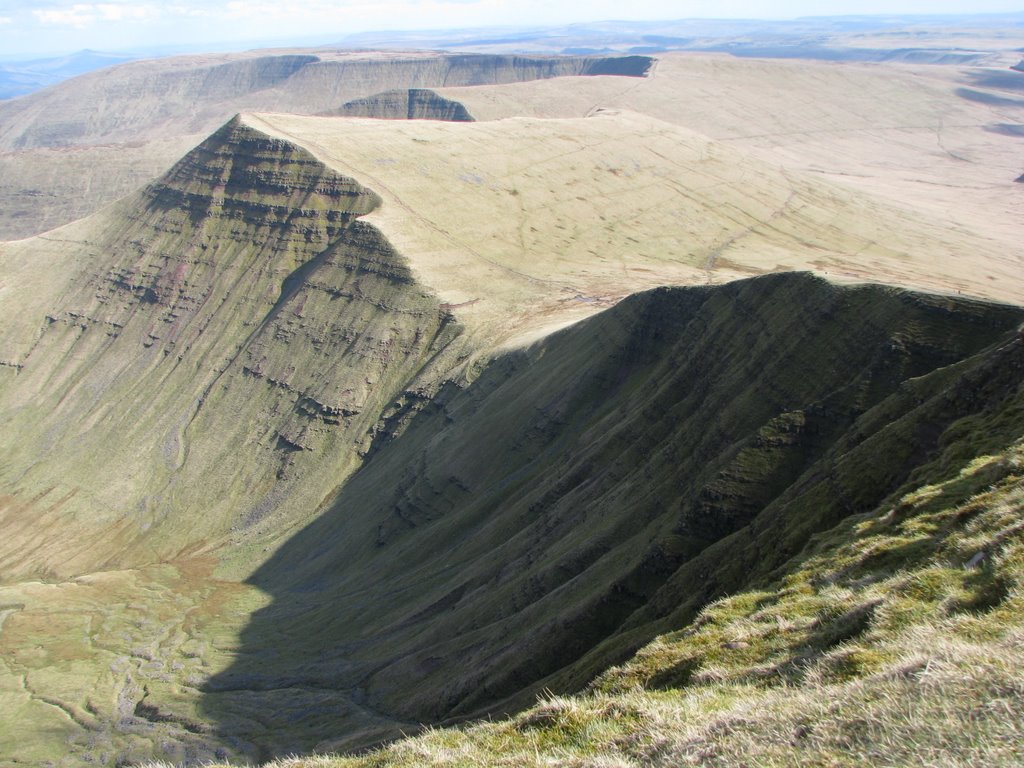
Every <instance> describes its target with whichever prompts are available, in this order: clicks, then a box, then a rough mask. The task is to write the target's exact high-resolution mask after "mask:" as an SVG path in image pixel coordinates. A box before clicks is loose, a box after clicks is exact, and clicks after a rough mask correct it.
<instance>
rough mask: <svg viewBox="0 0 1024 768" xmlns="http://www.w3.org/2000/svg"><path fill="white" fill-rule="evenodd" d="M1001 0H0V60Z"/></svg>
mask: <svg viewBox="0 0 1024 768" xmlns="http://www.w3.org/2000/svg"><path fill="white" fill-rule="evenodd" d="M1022 10H1024V2H1022V1H1021V0H1018V1H1017V2H1007V1H1006V0H973V2H964V0H928V1H927V2H922V1H921V0H629V2H626V3H623V2H622V0H102V2H82V1H81V0H0V57H2V58H6V59H10V58H12V57H14V56H23V55H36V54H38V55H50V54H63V53H70V52H72V51H77V50H82V49H84V48H91V49H93V50H102V51H129V50H139V51H142V50H148V49H151V48H153V47H155V46H162V45H164V46H174V45H193V46H194V45H203V44H207V43H210V44H218V45H222V44H224V43H232V42H237V43H239V44H242V43H244V42H245V41H267V40H274V39H284V38H288V37H305V38H310V37H314V38H315V37H322V40H321V41H320V42H323V43H330V42H333V41H335V40H338V39H340V38H341V37H344V36H345V35H348V34H353V33H357V32H365V31H375V30H389V31H390V30H414V29H422V30H428V29H444V28H457V27H479V26H496V25H502V26H506V25H513V26H544V25H555V24H566V23H572V22H586V21H600V20H607V19H627V20H638V21H639V20H658V19H682V18H691V17H702V18H755V19H786V18H796V17H799V16H831V15H859V14H942V13H1003V12H1014V11H1022Z"/></svg>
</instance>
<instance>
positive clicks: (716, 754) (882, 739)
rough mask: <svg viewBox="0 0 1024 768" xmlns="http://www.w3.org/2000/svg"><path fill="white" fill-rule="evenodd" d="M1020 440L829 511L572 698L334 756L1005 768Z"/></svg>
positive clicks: (1016, 732)
mask: <svg viewBox="0 0 1024 768" xmlns="http://www.w3.org/2000/svg"><path fill="white" fill-rule="evenodd" d="M1022 511H1024V441H1018V442H1016V443H1014V444H1013V445H1011V446H1010V447H1008V448H1007V449H1006V450H1004V451H1001V452H999V453H997V454H995V455H988V456H983V457H980V458H976V459H973V460H971V461H970V462H969V463H968V464H967V465H966V466H963V467H961V468H959V469H953V470H951V471H950V472H949V473H948V474H947V477H946V478H945V479H944V480H942V481H940V482H937V483H934V484H930V485H924V486H921V487H919V488H917V489H916V490H914V491H913V492H911V493H906V494H904V495H902V496H901V497H899V498H898V499H897V500H896V502H895V503H889V504H886V505H883V506H882V507H880V508H878V509H877V510H874V511H873V512H872V513H869V514H866V515H858V516H855V517H851V518H848V519H847V520H845V521H843V522H842V523H841V524H840V525H838V526H837V527H836V528H834V529H833V530H831V531H829V532H827V533H825V534H822V535H820V536H818V537H816V538H815V539H814V540H812V542H811V544H810V545H809V546H808V547H807V549H806V550H805V551H804V552H803V553H802V554H801V555H800V556H799V557H797V558H795V559H794V560H793V561H791V562H790V563H788V564H787V565H786V566H785V567H784V568H782V569H780V571H779V572H778V573H777V574H776V576H775V577H774V579H773V580H772V581H771V583H767V584H765V585H764V586H763V588H761V589H757V590H752V591H746V592H742V593H740V594H736V595H734V596H731V597H729V598H726V599H723V600H720V601H717V602H715V603H713V604H711V605H709V606H707V607H706V608H705V609H704V610H703V611H702V612H701V613H700V615H699V616H698V617H697V619H696V620H695V621H694V622H692V623H691V624H690V625H689V626H687V627H685V628H683V629H681V630H680V631H678V632H675V633H671V634H667V635H664V636H662V637H659V638H658V639H656V640H655V641H654V642H652V643H651V644H650V645H648V646H647V647H646V648H644V649H642V650H641V651H640V652H639V653H638V654H637V655H636V656H635V657H634V658H633V659H632V660H630V661H629V662H627V663H626V664H624V665H622V666H620V667H616V668H613V669H610V670H609V671H607V672H606V673H605V674H604V675H602V676H601V677H600V678H598V679H597V680H596V681H594V683H593V684H592V685H591V686H590V688H589V689H588V690H587V691H585V692H583V693H581V694H579V695H576V696H549V697H545V698H542V699H541V700H540V701H538V703H537V704H536V705H535V706H534V707H533V708H531V709H529V710H527V711H526V712H523V713H521V714H519V715H517V716H515V717H513V718H511V719H508V720H504V721H500V722H498V721H495V722H485V723H477V724H473V725H469V726H464V727H459V728H451V729H431V730H429V731H426V732H424V733H422V734H420V735H418V736H415V737H410V738H407V739H405V740H402V741H399V742H396V743H393V744H391V745H389V746H387V747H384V748H382V749H380V750H379V751H376V752H372V753H369V754H365V755H361V756H354V757H332V756H315V757H301V758H290V759H285V760H280V761H277V762H275V763H272V764H271V765H273V766H275V768H313V767H314V766H315V767H316V768H362V767H364V766H365V767H367V768H369V767H371V766H372V767H373V768H385V767H388V768H390V767H392V766H418V765H445V766H464V765H465V766H469V765H516V766H523V765H531V766H532V765H537V766H540V765H560V766H561V765H568V766H602V767H605V766H607V767H610V766H633V765H723V766H727V765H728V766H731V765H735V766H741V765H768V766H788V765H794V764H800V765H815V766H846V765H892V766H896V765H911V764H918V765H932V766H940V765H941V766H946V765H949V766H952V765H989V766H992V765H1009V764H1017V765H1019V764H1022V763H1024V720H1022V718H1021V716H1020V713H1021V712H1022V711H1024V677H1022V676H1021V674H1020V672H1019V670H1020V669H1022V668H1024V590H1022V587H1021V585H1022V583H1024V536H1022V532H1024V515H1022Z"/></svg>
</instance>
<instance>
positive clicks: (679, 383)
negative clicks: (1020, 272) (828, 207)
mask: <svg viewBox="0 0 1024 768" xmlns="http://www.w3.org/2000/svg"><path fill="white" fill-rule="evenodd" d="M1021 319H1024V311H1022V310H1020V309H1019V308H1013V307H1008V306H1000V305H992V304H985V303H981V302H972V301H965V300H959V299H955V298H948V297H932V296H927V295H920V294H914V293H910V292H906V291H902V290H899V289H890V288H881V287H875V286H865V287H854V288H839V287H836V286H833V285H830V284H828V283H826V282H824V281H822V280H820V279H817V278H814V277H811V276H808V275H801V274H786V275H776V276H769V277H764V278H758V279H755V280H750V281H743V282H739V283H732V284H729V285H726V286H722V287H719V288H714V289H705V288H688V289H662V290H657V291H654V292H650V293H645V294H640V295H636V296H634V297H631V298H630V299H628V300H626V301H624V302H622V303H621V304H619V305H618V306H617V307H615V308H614V309H612V310H609V311H608V312H606V313H604V314H602V315H599V316H596V317H594V318H592V319H591V320H588V321H585V322H583V323H580V324H579V325H577V326H574V327H573V328H571V329H569V330H566V331H564V332H562V333H560V334H557V335H555V336H552V337H550V338H549V339H546V340H545V341H543V342H540V343H538V344H537V345H536V346H534V347H532V348H531V349H529V350H526V351H523V352H519V353H514V354H511V355H509V356H506V357H503V358H499V359H498V360H496V361H495V362H494V363H493V364H492V365H491V366H490V367H488V368H487V369H486V370H485V371H484V372H483V373H482V375H481V376H480V377H479V378H478V379H477V380H476V381H475V382H474V383H473V384H472V385H471V386H469V387H468V388H466V389H464V390H459V389H457V388H454V387H449V388H448V389H446V390H445V391H443V392H442V393H441V394H440V395H439V396H438V397H437V398H435V400H434V401H433V403H432V404H431V405H430V406H429V407H428V408H426V409H424V410H423V411H421V413H420V414H419V415H418V416H417V417H416V418H415V419H414V420H413V422H412V424H411V425H410V426H409V428H408V429H407V430H406V431H405V432H404V434H403V435H401V436H400V437H398V438H396V439H393V440H389V441H386V442H382V443H381V444H380V446H379V448H378V450H377V451H376V452H374V453H373V454H372V455H371V456H370V458H369V460H368V462H367V463H366V464H365V465H364V466H363V467H362V469H361V470H360V471H359V472H357V473H356V474H355V475H354V476H353V477H352V478H351V480H350V481H349V482H348V483H347V484H346V486H345V487H344V488H343V489H342V491H341V493H340V495H339V496H338V497H337V499H336V500H335V501H334V503H333V504H332V505H331V507H330V508H329V509H328V510H326V511H325V513H324V514H323V515H322V516H321V517H320V518H318V519H317V520H316V521H315V522H314V523H313V524H312V525H311V526H310V527H309V528H308V529H306V530H305V531H302V532H301V533H299V534H297V535H296V536H294V537H293V538H292V539H291V540H290V541H289V542H288V543H287V545H286V546H284V547H283V548H282V549H281V550H279V551H278V552H277V554H276V555H275V556H274V557H273V558H272V559H271V560H269V561H268V562H267V563H266V564H265V565H264V566H262V567H261V568H260V569H259V570H258V571H257V572H256V573H255V574H254V576H253V577H252V579H251V583H252V584H254V585H256V586H258V587H259V588H260V590H262V591H264V592H267V593H269V594H271V595H273V596H274V597H275V601H274V602H273V603H272V604H271V605H269V606H268V607H266V608H263V609H261V610H259V611H257V612H256V613H255V614H254V615H253V617H252V619H251V622H250V625H249V627H248V628H247V629H246V630H245V631H244V632H243V633H242V647H243V648H244V649H245V652H244V653H242V654H240V656H239V659H238V661H237V663H236V664H235V665H233V666H232V667H231V668H230V669H228V670H226V671H225V672H224V673H222V674H220V675H217V676H215V677H214V678H213V679H212V680H211V682H210V685H209V689H208V690H209V694H208V698H207V700H206V711H207V714H208V716H209V717H211V718H213V719H216V720H219V721H221V722H222V724H223V726H224V729H225V732H227V733H234V734H238V733H239V732H240V731H244V730H245V727H244V724H243V723H242V722H241V721H240V720H239V718H238V715H237V712H236V711H234V710H232V709H231V708H230V707H226V706H225V701H226V700H229V699H230V696H231V695H237V692H238V691H239V690H249V691H251V692H254V693H253V695H254V696H257V697H262V698H263V699H264V701H265V702H266V703H265V705H264V707H263V709H264V710H269V709H271V708H272V703H271V702H273V701H274V695H273V694H272V693H260V692H263V691H275V690H280V689H283V688H287V689H289V690H291V691H292V692H293V694H294V696H297V697H298V698H299V702H301V700H302V696H305V697H307V703H308V702H311V701H313V700H314V698H315V697H322V696H323V688H324V685H325V681H329V684H328V685H327V687H329V688H331V689H333V690H334V691H336V695H337V696H338V697H341V698H346V697H347V698H348V699H349V700H351V701H356V702H359V703H360V705H361V706H365V707H367V708H368V709H369V710H371V711H374V712H378V713H387V714H388V715H390V716H391V717H393V718H395V719H396V720H398V721H399V722H421V721H436V720H444V719H446V718H451V717H460V716H467V715H478V714H481V713H483V712H487V711H494V710H495V709H498V710H501V709H503V708H505V707H512V708H515V707H518V706H523V705H526V704H529V703H531V702H532V701H533V698H534V696H535V694H536V693H537V691H538V690H540V689H541V688H543V687H553V688H575V687H579V686H581V685H583V684H585V683H586V682H587V680H589V679H590V678H591V677H592V676H593V675H595V674H596V673H598V672H599V671H601V670H602V669H604V668H606V667H607V665H608V664H609V663H612V662H614V661H618V660H621V659H622V658H623V657H624V655H625V654H627V653H628V652H629V651H630V650H632V649H634V648H636V647H637V646H638V644H640V643H643V642H646V641H647V640H649V639H650V638H651V637H652V636H653V633H654V632H655V630H656V629H657V628H659V627H662V628H663V626H662V625H659V623H658V620H659V618H663V617H665V616H668V615H669V614H673V613H676V614H680V613H682V612H685V611H686V610H688V609H692V608H693V607H694V606H699V605H703V604H704V603H705V602H706V601H707V600H709V599H713V598H714V597H717V596H719V595H721V594H723V593H725V592H727V591H729V590H732V589H738V588H740V587H741V586H743V585H744V584H745V583H747V579H748V578H750V577H751V576H752V575H753V574H758V573H760V574H763V573H767V572H770V571H771V569H772V568H774V567H776V566H777V565H779V564H781V563H782V562H783V561H785V560H786V559H788V558H789V557H791V556H792V555H793V554H794V553H795V552H796V551H798V550H799V549H800V548H801V547H802V546H803V545H804V544H805V543H806V542H807V540H808V538H809V536H810V535H811V534H812V533H814V532H815V531H820V530H824V529H826V528H829V527H831V526H833V525H835V523H836V522H837V521H838V520H839V519H841V518H842V517H844V516H846V515H848V514H852V513H854V512H857V511H863V510H865V509H868V508H872V507H873V506H874V505H876V504H877V503H878V502H879V501H880V500H881V499H883V498H885V497H886V496H887V495H888V494H890V493H892V492H894V491H895V490H896V489H897V488H899V487H900V486H901V485H902V484H903V483H905V482H906V481H907V480H908V479H909V478H911V477H912V476H913V475H914V473H915V472H918V471H920V470H921V468H922V467H926V466H927V465H928V463H929V462H930V461H933V460H935V459H936V457H939V456H940V455H941V454H943V452H944V451H947V452H948V451H950V450H956V451H970V450H984V446H981V445H972V444H970V443H969V442H963V443H960V444H958V445H957V446H956V448H955V449H953V448H951V445H953V444H955V443H956V442H957V441H956V439H955V438H954V437H953V435H955V434H957V429H958V428H957V427H956V426H955V424H956V423H957V422H958V421H959V420H961V419H964V418H983V414H984V413H986V412H989V411H992V410H995V409H998V408H999V407H1001V404H1002V403H1003V402H1004V400H1005V398H1006V397H1007V396H1012V395H1013V393H1014V392H1015V391H1016V390H1019V386H1018V385H1019V382H1018V381H1017V379H1016V378H1015V376H1017V374H1016V373H1014V371H1018V372H1019V364H1020V360H1019V359H1016V358H1019V354H1018V353H1019V350H1017V352H1015V353H1014V354H1016V358H1014V359H1015V360H1016V362H1013V361H1011V360H1008V359H1003V358H1002V357H1000V356H999V355H996V356H994V357H993V356H992V355H991V354H982V355H980V356H978V357H973V356H975V355H976V354H977V353H979V352H981V350H983V349H984V348H986V347H988V346H989V345H991V344H993V343H994V342H997V343H998V342H1000V340H1002V341H1006V340H1007V339H1008V338H1009V336H1008V334H1012V333H1013V329H1014V327H1015V326H1016V324H1018V323H1019V322H1020V321H1021ZM1018 346H1019V345H1018ZM961 361H965V362H961ZM1011 362H1013V364H1012V365H1011V364H1010V363H1011ZM1014 366H1017V367H1016V368H1015V367H1014ZM993 371H1000V373H999V375H998V376H996V375H993ZM950 388H952V389H953V390H955V391H956V393H957V394H956V395H955V396H953V399H954V400H955V401H956V402H955V404H954V403H953V402H952V401H951V399H950V397H951V396H950ZM1018 395H1019V392H1018ZM919 403H926V405H924V406H922V407H920V408H918V407H917V405H918V404H919ZM900 418H903V419H904V421H902V422H898V420H899V419H900ZM890 421H894V422H898V423H899V426H898V427H896V428H894V429H892V430H889V429H888V427H887V425H888V423H889V422H890ZM1016 426H1017V427H1021V426H1022V425H1021V424H1019V423H1018V424H1017V425H1016ZM1000 439H1001V437H1000ZM734 547H735V548H734ZM367 574H373V577H372V579H369V580H368V579H367V578H366V575H367ZM674 618H675V619H679V616H678V615H677V616H674ZM680 625H681V624H679V623H676V624H673V625H672V626H680ZM271 660H273V662H272V663H271ZM313 681H318V682H317V683H316V684H314V683H313ZM299 691H304V692H305V693H304V694H302V695H301V696H300V695H299V693H298V692H299ZM299 702H292V703H291V704H289V706H301V705H300V703H299ZM286 719H287V718H286V716H285V715H284V714H282V721H281V724H280V728H279V729H278V730H277V732H276V735H275V736H263V735H255V734H253V733H252V732H251V731H246V738H247V739H251V742H250V744H254V745H260V746H262V747H263V748H264V749H268V750H270V751H271V752H283V751H287V750H289V749H295V748H306V749H308V748H311V747H312V746H313V745H314V744H315V743H316V741H315V739H314V740H313V741H311V742H306V743H305V746H303V744H302V740H301V738H302V737H301V736H299V735H298V734H297V732H296V731H295V730H294V729H290V728H289V727H288V726H287V725H286V724H285V721H286ZM403 727H407V726H403ZM384 733H387V731H383V732H380V731H379V732H377V734H376V735H377V736H380V735H382V734H384ZM325 735H326V734H325ZM334 736H335V737H336V738H337V742H335V743H334V745H335V746H340V747H342V748H352V747H356V746H359V745H360V744H363V743H365V741H366V740H367V739H368V738H370V737H368V736H367V733H366V732H365V731H363V730H356V731H354V732H353V733H351V734H350V735H348V736H346V735H345V734H344V733H341V732H338V733H335V734H334ZM274 739H278V741H276V742H275V741H274ZM250 748H253V747H250Z"/></svg>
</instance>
